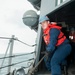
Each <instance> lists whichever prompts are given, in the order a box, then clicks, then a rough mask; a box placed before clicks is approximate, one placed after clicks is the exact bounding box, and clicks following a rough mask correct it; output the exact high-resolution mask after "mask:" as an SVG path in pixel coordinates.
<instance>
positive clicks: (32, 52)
mask: <svg viewBox="0 0 75 75" xmlns="http://www.w3.org/2000/svg"><path fill="white" fill-rule="evenodd" d="M33 53H35V51H34V52H31V53H26V54H19V55H13V56H7V57H1V58H0V59H5V58H13V57H17V56H23V55H29V54H33Z"/></svg>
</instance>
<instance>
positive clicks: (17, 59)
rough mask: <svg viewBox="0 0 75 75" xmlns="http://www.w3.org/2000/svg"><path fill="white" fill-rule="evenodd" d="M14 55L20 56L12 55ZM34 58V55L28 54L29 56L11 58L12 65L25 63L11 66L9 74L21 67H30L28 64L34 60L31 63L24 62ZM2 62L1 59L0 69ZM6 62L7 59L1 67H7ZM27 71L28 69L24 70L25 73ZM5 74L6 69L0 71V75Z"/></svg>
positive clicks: (0, 56) (0, 55) (1, 55)
mask: <svg viewBox="0 0 75 75" xmlns="http://www.w3.org/2000/svg"><path fill="white" fill-rule="evenodd" d="M14 55H20V54H14ZM7 56H8V55H7ZM34 56H35V54H29V55H23V56H17V57H13V58H12V64H15V63H19V62H22V61H25V62H22V63H19V64H16V65H13V66H11V72H12V71H13V70H15V69H16V70H18V69H19V68H21V67H28V66H29V65H30V63H29V62H34V60H31V61H26V60H28V59H32V58H34ZM2 57H4V55H3V54H0V58H2ZM2 61H3V59H0V67H1V64H2ZM8 61H9V59H8V58H6V59H5V60H4V63H3V66H2V67H4V66H7V65H8ZM28 69H29V68H25V69H24V70H25V73H27V72H28ZM7 73H8V67H6V68H2V69H0V75H6V74H7Z"/></svg>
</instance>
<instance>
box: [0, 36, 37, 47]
mask: <svg viewBox="0 0 75 75" xmlns="http://www.w3.org/2000/svg"><path fill="white" fill-rule="evenodd" d="M0 39H13V40H16V41H19V42H20V43H22V44H25V45H27V46H30V47H34V46H36V44H34V45H29V44H27V43H25V42H23V41H21V40H19V39H18V38H9V37H0Z"/></svg>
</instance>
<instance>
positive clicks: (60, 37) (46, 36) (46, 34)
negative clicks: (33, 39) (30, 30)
mask: <svg viewBox="0 0 75 75" xmlns="http://www.w3.org/2000/svg"><path fill="white" fill-rule="evenodd" d="M52 28H56V29H58V30H59V31H60V34H59V35H58V40H57V43H56V46H58V45H60V44H62V43H63V42H64V40H65V39H66V36H64V33H63V32H61V27H60V26H57V25H56V24H52V25H51V24H49V25H48V27H47V28H46V29H45V30H44V31H43V33H44V34H43V37H44V41H45V43H46V45H48V44H49V43H50V33H49V32H50V30H51V29H52Z"/></svg>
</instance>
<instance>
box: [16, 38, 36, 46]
mask: <svg viewBox="0 0 75 75" xmlns="http://www.w3.org/2000/svg"><path fill="white" fill-rule="evenodd" d="M16 40H17V41H19V42H21V43H22V44H25V45H27V46H30V47H34V46H36V44H34V45H29V44H27V43H25V42H23V41H20V40H19V39H16Z"/></svg>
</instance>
